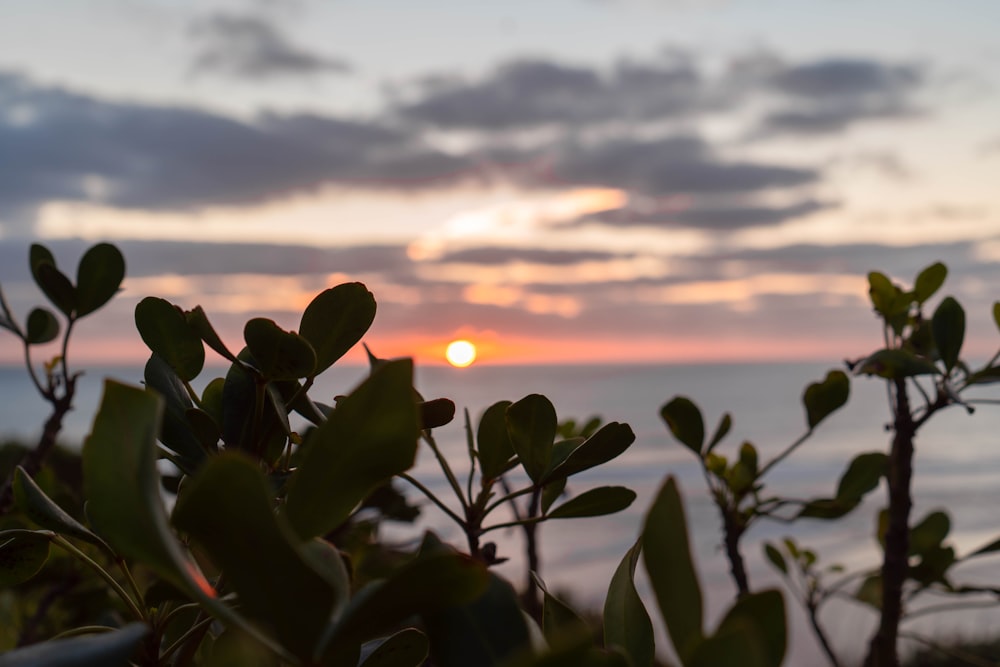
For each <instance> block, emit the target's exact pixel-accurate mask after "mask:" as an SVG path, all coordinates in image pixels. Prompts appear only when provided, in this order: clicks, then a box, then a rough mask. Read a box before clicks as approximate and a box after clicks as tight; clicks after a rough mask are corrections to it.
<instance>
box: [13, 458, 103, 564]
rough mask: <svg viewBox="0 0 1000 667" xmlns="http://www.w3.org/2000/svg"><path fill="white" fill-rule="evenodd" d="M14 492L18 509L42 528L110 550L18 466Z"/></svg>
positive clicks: (15, 472)
mask: <svg viewBox="0 0 1000 667" xmlns="http://www.w3.org/2000/svg"><path fill="white" fill-rule="evenodd" d="M13 490H14V502H15V503H16V504H17V508H18V509H19V510H21V512H23V513H24V515H25V516H26V517H28V518H29V519H31V520H32V521H34V522H35V523H36V524H38V525H39V526H41V527H42V528H45V529H47V530H51V531H52V532H54V533H58V534H59V535H66V536H67V537H75V538H76V539H78V540H83V541H85V542H90V543H91V544H95V545H97V546H99V547H101V548H102V549H109V547H108V545H106V544H105V543H104V540H102V539H101V538H99V537H98V536H97V535H95V534H94V533H92V532H91V531H90V530H89V529H88V528H86V527H85V526H84V525H83V524H81V523H80V522H79V521H77V520H76V519H74V518H73V517H71V516H70V515H69V514H67V513H66V511H65V510H64V509H63V508H61V507H59V505H57V504H56V503H55V501H53V500H52V499H51V498H49V497H48V496H47V495H45V492H44V491H42V489H41V487H39V486H38V484H36V483H35V480H33V479H31V476H30V475H28V473H27V472H25V470H24V468H22V467H21V466H18V467H17V469H16V470H15V471H14V485H13Z"/></svg>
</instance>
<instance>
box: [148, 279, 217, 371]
mask: <svg viewBox="0 0 1000 667" xmlns="http://www.w3.org/2000/svg"><path fill="white" fill-rule="evenodd" d="M135 326H136V328H137V329H138V330H139V335H140V336H142V340H143V342H144V343H146V346H147V347H149V349H150V350H152V351H153V352H154V353H155V354H158V355H159V356H160V358H161V359H163V360H164V361H165V362H167V364H168V365H169V366H170V367H171V368H173V369H174V372H175V373H177V376H178V377H180V379H182V380H184V381H187V382H189V381H191V380H193V379H194V378H196V377H197V376H198V373H200V372H201V369H202V367H203V366H204V365H205V346H204V345H202V342H201V338H200V337H199V336H198V334H197V333H196V332H195V331H194V330H193V329H192V328H191V327H190V326H188V323H187V320H186V319H185V317H184V313H182V312H181V311H180V309H178V308H177V307H176V306H174V305H173V304H171V303H170V302H169V301H166V300H165V299H160V298H158V297H154V296H147V297H146V298H145V299H143V300H142V301H140V302H139V303H138V304H137V305H136V307H135Z"/></svg>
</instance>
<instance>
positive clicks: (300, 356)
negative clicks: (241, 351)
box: [243, 317, 316, 380]
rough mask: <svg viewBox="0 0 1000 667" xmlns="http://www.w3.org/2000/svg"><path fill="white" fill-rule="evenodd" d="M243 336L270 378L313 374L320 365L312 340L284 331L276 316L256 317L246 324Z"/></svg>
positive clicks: (278, 378) (263, 370)
mask: <svg viewBox="0 0 1000 667" xmlns="http://www.w3.org/2000/svg"><path fill="white" fill-rule="evenodd" d="M243 338H244V339H245V340H246V343H247V349H248V350H250V354H252V355H253V358H254V360H255V361H256V362H257V364H258V366H257V367H258V368H259V369H260V372H261V373H263V375H264V376H265V377H266V378H268V379H270V380H297V379H299V378H304V377H310V376H311V375H312V374H313V371H314V370H315V368H316V352H315V351H314V350H313V348H312V345H310V344H309V341H307V340H306V339H305V338H303V337H302V336H300V335H298V334H296V333H290V332H288V331H284V330H283V329H282V328H281V327H279V326H278V325H277V324H275V323H274V320H269V319H265V318H263V317H255V318H253V319H252V320H250V321H249V322H247V323H246V326H245V327H244V328H243Z"/></svg>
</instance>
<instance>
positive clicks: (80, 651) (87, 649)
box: [0, 623, 149, 667]
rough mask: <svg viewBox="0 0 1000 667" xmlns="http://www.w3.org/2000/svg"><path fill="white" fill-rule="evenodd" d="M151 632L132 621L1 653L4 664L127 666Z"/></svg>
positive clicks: (22, 666)
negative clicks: (102, 631)
mask: <svg viewBox="0 0 1000 667" xmlns="http://www.w3.org/2000/svg"><path fill="white" fill-rule="evenodd" d="M147 634H149V626H147V625H146V624H145V623H130V624H129V625H126V626H125V627H123V628H121V629H120V630H115V631H113V632H104V633H101V634H96V635H84V636H82V637H70V638H68V639H54V640H49V641H45V642H40V643H38V644H32V645H31V646H25V647H23V648H18V649H14V650H13V651H8V652H7V653H4V654H3V655H0V667H127V666H128V665H129V664H130V662H129V660H130V658H131V657H132V654H133V653H135V650H136V648H137V647H138V646H139V642H140V641H142V639H143V637H145V636H146V635H147Z"/></svg>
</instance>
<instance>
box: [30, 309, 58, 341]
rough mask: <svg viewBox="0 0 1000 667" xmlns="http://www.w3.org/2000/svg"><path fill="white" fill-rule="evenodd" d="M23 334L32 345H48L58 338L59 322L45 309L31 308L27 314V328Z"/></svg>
mask: <svg viewBox="0 0 1000 667" xmlns="http://www.w3.org/2000/svg"><path fill="white" fill-rule="evenodd" d="M25 333H26V335H27V338H28V342H29V343H31V344H32V345H41V344H43V343H48V342H50V341H53V340H55V339H56V338H57V337H58V336H59V320H57V319H56V316H55V315H53V314H52V312H51V311H49V310H47V309H45V308H33V309H32V310H31V312H30V313H29V314H28V327H27V331H26V332H25Z"/></svg>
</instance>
